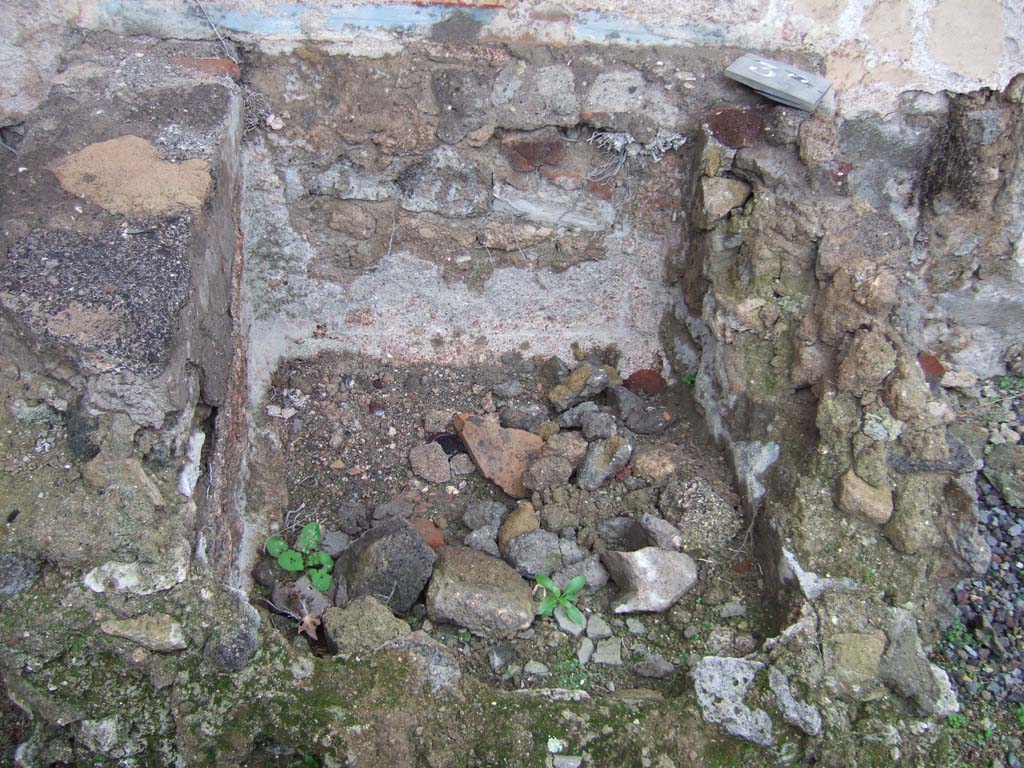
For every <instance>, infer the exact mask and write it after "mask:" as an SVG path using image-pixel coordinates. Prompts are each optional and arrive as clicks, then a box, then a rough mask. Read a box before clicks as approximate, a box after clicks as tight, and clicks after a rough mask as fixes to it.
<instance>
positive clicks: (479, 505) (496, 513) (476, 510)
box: [462, 501, 508, 531]
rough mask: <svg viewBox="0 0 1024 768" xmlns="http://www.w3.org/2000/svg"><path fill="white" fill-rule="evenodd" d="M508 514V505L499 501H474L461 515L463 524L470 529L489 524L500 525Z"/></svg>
mask: <svg viewBox="0 0 1024 768" xmlns="http://www.w3.org/2000/svg"><path fill="white" fill-rule="evenodd" d="M507 514H508V507H506V506H505V505H504V504H502V503H501V502H500V501H474V502H473V503H471V504H469V505H468V506H467V507H466V512H465V513H464V514H463V515H462V522H463V524H464V525H465V526H466V527H467V528H469V529H470V530H471V531H475V530H477V529H478V528H485V527H489V526H491V525H498V526H500V525H501V522H502V521H503V520H504V519H505V515H507Z"/></svg>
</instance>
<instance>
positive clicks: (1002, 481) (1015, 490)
mask: <svg viewBox="0 0 1024 768" xmlns="http://www.w3.org/2000/svg"><path fill="white" fill-rule="evenodd" d="M984 472H985V477H987V478H988V481H989V482H990V483H992V485H994V486H995V487H996V488H998V489H999V492H1000V493H1001V494H1003V498H1004V499H1006V503H1007V504H1009V505H1010V506H1011V507H1017V508H1018V509H1024V445H1010V444H1008V443H1006V444H1003V445H997V446H995V447H993V448H992V450H991V451H990V452H989V454H988V456H986V457H985V469H984Z"/></svg>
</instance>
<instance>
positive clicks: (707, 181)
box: [697, 176, 750, 229]
mask: <svg viewBox="0 0 1024 768" xmlns="http://www.w3.org/2000/svg"><path fill="white" fill-rule="evenodd" d="M748 197H750V185H749V184H747V183H746V182H745V181H740V180H739V179H729V178H725V177H722V176H715V177H708V176H702V177H701V179H700V184H699V186H698V193H697V210H698V212H699V216H698V225H699V226H701V227H703V228H704V229H711V227H713V226H714V225H715V222H716V221H718V220H719V219H722V218H724V217H725V216H726V215H727V214H728V213H729V211H731V210H732V209H733V208H738V207H739V206H741V205H743V204H744V203H745V202H746V201H747V198H748Z"/></svg>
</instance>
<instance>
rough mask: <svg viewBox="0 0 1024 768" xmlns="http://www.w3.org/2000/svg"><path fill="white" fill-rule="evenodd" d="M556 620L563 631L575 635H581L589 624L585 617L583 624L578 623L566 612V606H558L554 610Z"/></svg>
mask: <svg viewBox="0 0 1024 768" xmlns="http://www.w3.org/2000/svg"><path fill="white" fill-rule="evenodd" d="M554 616H555V622H556V623H557V624H558V628H559V629H560V630H562V631H563V632H566V633H568V634H570V635H572V636H573V637H579V636H580V635H582V634H583V630H584V629H585V628H586V626H587V620H586V619H584V620H583V623H582V624H577V623H576V622H575V621H573V620H572V619H570V618H569V616H568V615H567V614H566V612H565V608H563V607H562V606H560V605H559V606H557V607H556V608H555V612H554Z"/></svg>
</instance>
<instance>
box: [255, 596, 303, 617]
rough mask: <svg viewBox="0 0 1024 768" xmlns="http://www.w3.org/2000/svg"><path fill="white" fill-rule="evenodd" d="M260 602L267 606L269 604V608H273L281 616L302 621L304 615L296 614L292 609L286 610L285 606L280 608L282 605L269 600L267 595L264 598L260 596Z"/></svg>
mask: <svg viewBox="0 0 1024 768" xmlns="http://www.w3.org/2000/svg"><path fill="white" fill-rule="evenodd" d="M260 602H261V603H263V604H264V605H265V606H267V608H269V609H270V610H272V611H273V612H274V613H276V614H278V615H280V616H287V617H288V618H289V619H291V620H292V621H302V617H301V616H296V615H295V614H294V613H292V612H291V611H289V610H286V609H284V608H280V607H278V606H276V605H274V604H273V603H272V602H270V601H269V600H267V599H266V598H265V597H264V598H260Z"/></svg>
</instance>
